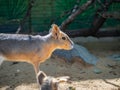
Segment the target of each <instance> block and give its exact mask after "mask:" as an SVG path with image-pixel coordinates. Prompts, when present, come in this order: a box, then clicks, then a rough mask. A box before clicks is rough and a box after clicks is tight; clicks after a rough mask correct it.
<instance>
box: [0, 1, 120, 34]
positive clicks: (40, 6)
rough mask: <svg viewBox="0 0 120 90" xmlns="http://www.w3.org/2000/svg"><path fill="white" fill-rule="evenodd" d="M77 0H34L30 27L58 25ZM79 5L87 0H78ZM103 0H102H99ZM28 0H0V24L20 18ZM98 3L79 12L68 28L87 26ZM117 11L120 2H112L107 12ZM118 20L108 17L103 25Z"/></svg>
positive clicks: (42, 29) (42, 27)
mask: <svg viewBox="0 0 120 90" xmlns="http://www.w3.org/2000/svg"><path fill="white" fill-rule="evenodd" d="M76 1H77V0H36V2H35V4H34V6H33V8H32V17H31V18H32V28H33V30H34V32H39V31H44V30H49V28H50V25H51V24H52V23H56V24H58V25H60V24H61V23H62V22H63V21H64V20H65V19H66V18H67V17H68V16H69V15H70V14H71V11H72V9H73V7H74V5H75V4H76V3H77V2H76ZM79 1H80V3H77V4H78V6H79V7H81V6H82V5H83V4H84V3H86V2H87V1H88V0H79ZM101 1H104V0H101ZM27 7H28V0H0V12H1V13H0V24H3V23H5V22H8V21H9V20H13V19H16V20H18V19H21V18H23V16H24V15H25V13H26V10H27ZM98 8H100V4H99V3H98V2H97V0H96V2H95V3H94V4H93V5H91V6H90V7H89V8H88V9H87V10H86V11H84V12H83V13H82V14H80V15H79V16H78V17H76V19H75V20H74V21H73V22H72V23H71V24H70V25H69V27H68V29H69V30H73V29H80V28H89V27H90V26H91V23H92V21H93V19H94V14H95V12H96V10H97V9H98ZM113 11H119V12H120V3H113V4H112V5H111V6H110V8H109V11H108V12H113ZM118 25H120V21H119V20H115V19H108V20H107V22H105V23H104V25H103V27H116V26H118Z"/></svg>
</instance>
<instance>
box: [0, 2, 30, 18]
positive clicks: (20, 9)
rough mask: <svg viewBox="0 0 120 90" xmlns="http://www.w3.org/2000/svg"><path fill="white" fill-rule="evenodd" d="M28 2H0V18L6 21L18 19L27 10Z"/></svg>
mask: <svg viewBox="0 0 120 90" xmlns="http://www.w3.org/2000/svg"><path fill="white" fill-rule="evenodd" d="M27 4H28V0H0V12H1V13H0V17H2V18H6V19H7V20H12V19H20V18H22V17H23V16H24V14H25V12H26V9H27Z"/></svg>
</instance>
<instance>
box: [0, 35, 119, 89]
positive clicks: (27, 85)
mask: <svg viewBox="0 0 120 90" xmlns="http://www.w3.org/2000/svg"><path fill="white" fill-rule="evenodd" d="M73 40H74V42H76V43H78V44H81V45H83V46H85V47H86V48H87V49H88V50H89V51H90V52H91V53H93V54H94V55H96V56H97V57H98V58H99V61H98V63H97V65H96V66H88V67H84V66H83V65H81V63H77V62H75V63H73V64H68V63H65V62H64V61H62V60H60V59H55V58H50V59H49V60H47V61H46V62H45V63H43V64H41V65H40V69H41V70H42V71H44V72H45V73H46V74H47V75H49V76H54V77H60V76H70V77H71V83H61V84H60V85H59V90H120V60H114V59H111V58H109V56H110V55H112V54H120V42H119V41H120V39H118V40H116V38H115V39H104V38H103V39H99V40H96V39H94V38H91V37H90V38H87V39H86V38H75V39H73ZM91 40H92V41H91ZM96 68H97V69H99V70H101V73H98V74H97V73H95V72H94V70H95V69H96ZM69 88H74V89H69ZM0 90H39V89H38V85H37V83H36V77H35V73H34V70H33V67H32V65H30V64H28V63H17V64H13V63H12V62H4V63H3V64H2V65H1V66H0Z"/></svg>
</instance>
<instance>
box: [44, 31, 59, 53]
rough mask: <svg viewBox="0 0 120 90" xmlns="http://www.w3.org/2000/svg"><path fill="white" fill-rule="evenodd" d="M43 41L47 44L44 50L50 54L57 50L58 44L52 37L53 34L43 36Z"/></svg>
mask: <svg viewBox="0 0 120 90" xmlns="http://www.w3.org/2000/svg"><path fill="white" fill-rule="evenodd" d="M43 40H44V42H45V44H44V48H45V49H46V51H47V52H49V54H52V52H53V51H54V50H55V49H57V44H56V41H55V40H54V38H53V37H52V35H51V33H49V34H48V35H46V36H43Z"/></svg>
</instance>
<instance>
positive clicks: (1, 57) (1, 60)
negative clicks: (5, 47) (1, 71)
mask: <svg viewBox="0 0 120 90" xmlns="http://www.w3.org/2000/svg"><path fill="white" fill-rule="evenodd" d="M4 60H5V58H4V57H3V56H1V55H0V65H1V64H2V62H3V61H4Z"/></svg>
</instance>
